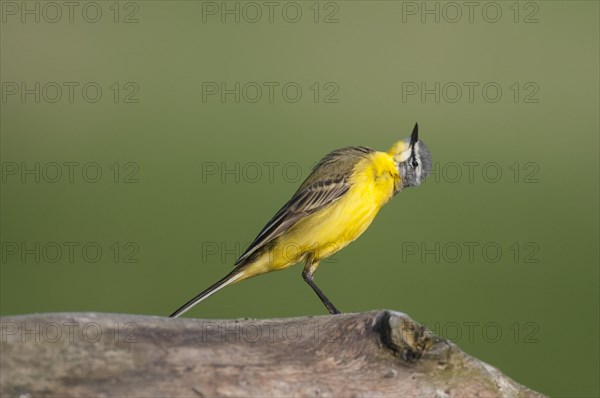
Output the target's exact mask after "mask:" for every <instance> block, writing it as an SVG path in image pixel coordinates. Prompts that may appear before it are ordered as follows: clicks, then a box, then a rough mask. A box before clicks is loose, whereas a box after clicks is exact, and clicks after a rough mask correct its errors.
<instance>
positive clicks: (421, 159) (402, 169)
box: [394, 124, 431, 188]
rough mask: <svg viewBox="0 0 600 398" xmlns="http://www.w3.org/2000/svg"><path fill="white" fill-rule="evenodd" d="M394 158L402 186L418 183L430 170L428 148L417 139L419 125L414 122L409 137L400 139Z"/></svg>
mask: <svg viewBox="0 0 600 398" xmlns="http://www.w3.org/2000/svg"><path fill="white" fill-rule="evenodd" d="M398 144H400V145H399V146H398V145H395V147H398V149H397V151H396V153H395V156H394V160H395V161H396V167H397V168H398V173H399V174H400V177H401V178H402V188H407V187H416V186H417V185H420V184H421V183H422V182H423V181H425V178H426V177H427V175H428V174H429V173H430V172H431V154H430V153H429V148H427V145H425V143H424V142H423V141H421V140H420V139H419V125H418V124H415V127H414V129H413V132H412V134H411V135H410V138H407V139H405V140H402V141H400V142H399V143H398Z"/></svg>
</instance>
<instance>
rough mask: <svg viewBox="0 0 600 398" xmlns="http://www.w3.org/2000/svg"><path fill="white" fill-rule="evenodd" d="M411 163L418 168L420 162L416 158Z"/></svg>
mask: <svg viewBox="0 0 600 398" xmlns="http://www.w3.org/2000/svg"><path fill="white" fill-rule="evenodd" d="M411 165H412V167H413V168H415V169H416V168H417V167H418V166H419V162H417V161H416V160H413V161H412V163H411Z"/></svg>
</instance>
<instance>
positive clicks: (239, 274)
mask: <svg viewBox="0 0 600 398" xmlns="http://www.w3.org/2000/svg"><path fill="white" fill-rule="evenodd" d="M244 276H245V272H244V271H242V270H240V269H239V267H238V268H236V269H235V270H233V271H232V272H230V273H229V274H227V276H225V277H224V278H223V279H221V280H220V281H218V282H217V283H215V284H213V285H212V286H210V287H209V288H208V289H206V290H204V291H203V292H201V293H199V294H197V295H196V296H194V298H192V299H191V300H190V301H188V302H187V303H185V304H184V305H182V306H181V307H180V308H179V309H178V310H177V311H175V312H174V313H172V314H171V315H169V317H171V318H177V317H178V316H180V315H183V314H184V313H186V312H187V311H189V310H190V309H192V307H193V306H195V305H196V304H198V303H199V302H201V301H202V300H204V299H205V298H207V297H209V296H211V295H212V294H213V293H216V292H218V291H219V290H221V289H222V288H224V287H225V286H227V285H230V284H232V283H234V282H236V281H237V280H239V279H241V278H243V277H244Z"/></svg>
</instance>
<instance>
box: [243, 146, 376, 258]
mask: <svg viewBox="0 0 600 398" xmlns="http://www.w3.org/2000/svg"><path fill="white" fill-rule="evenodd" d="M371 152H373V150H372V149H369V148H366V147H347V148H342V149H338V150H336V151H333V152H331V153H330V154H328V155H327V156H325V157H324V158H323V159H322V160H321V161H320V162H319V163H318V164H317V165H316V166H315V167H314V169H313V171H312V173H311V174H310V175H309V176H308V178H307V179H306V180H305V181H304V182H303V183H302V185H301V186H300V188H299V189H298V191H296V193H295V194H294V196H292V198H291V199H290V200H289V201H288V202H287V203H286V204H285V205H284V206H283V207H282V208H281V209H280V210H279V211H278V212H277V213H276V214H275V216H273V218H272V219H271V220H270V221H269V222H268V223H267V225H265V227H264V228H263V229H262V231H260V233H259V234H258V236H257V237H256V238H255V239H254V242H252V243H251V244H250V246H249V247H248V249H246V251H245V252H244V253H243V254H242V255H241V256H240V258H239V259H238V260H237V261H236V262H235V265H236V266H240V265H242V264H244V263H245V262H247V261H248V260H250V259H251V258H252V255H253V254H254V253H257V252H259V251H260V250H261V249H262V248H264V247H265V246H266V245H267V244H269V243H270V242H272V241H273V240H274V239H276V238H278V237H279V236H281V235H282V234H283V233H284V232H285V231H287V230H288V229H289V228H291V227H292V226H293V225H295V224H296V223H297V222H298V221H300V220H301V219H302V218H304V217H306V216H307V215H309V214H312V213H314V212H316V211H317V210H319V209H322V208H324V207H325V206H327V205H329V204H331V203H333V202H335V201H336V200H338V199H340V198H341V197H342V196H343V195H344V194H345V193H346V192H348V190H349V189H350V183H349V178H350V175H351V174H352V171H353V169H354V166H355V165H356V163H357V162H358V161H360V160H361V159H363V158H364V157H365V156H367V155H368V154H370V153H371Z"/></svg>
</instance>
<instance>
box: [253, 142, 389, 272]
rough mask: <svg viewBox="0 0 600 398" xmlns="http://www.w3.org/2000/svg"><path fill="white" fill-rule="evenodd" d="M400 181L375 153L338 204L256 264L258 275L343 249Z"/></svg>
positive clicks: (282, 239) (292, 230)
mask: <svg viewBox="0 0 600 398" xmlns="http://www.w3.org/2000/svg"><path fill="white" fill-rule="evenodd" d="M398 181H399V177H398V173H397V171H396V168H395V166H394V163H393V161H392V160H391V158H390V157H389V156H388V155H387V154H385V153H380V152H377V153H375V154H374V155H371V157H369V158H367V159H365V160H363V161H361V162H360V163H359V164H357V166H356V168H355V172H354V173H353V175H352V178H351V188H350V190H349V191H348V192H347V193H346V194H345V195H344V196H343V197H342V198H340V199H339V200H338V201H336V202H334V203H332V204H331V205H329V206H327V207H325V208H323V209H321V210H319V211H317V212H315V213H314V214H311V215H310V216H307V217H306V218H305V219H303V220H301V221H299V222H298V223H296V225H294V226H293V227H292V228H290V230H289V231H287V232H286V233H285V234H284V235H282V236H281V237H280V238H279V239H278V244H277V245H276V246H275V247H273V248H272V249H271V250H270V251H269V252H268V253H265V255H264V256H263V258H261V259H260V260H259V261H257V264H256V268H255V267H252V268H255V271H256V272H257V273H262V272H267V271H270V270H279V269H284V268H287V267H289V266H291V265H293V264H296V263H297V262H300V261H303V260H305V259H307V258H310V259H311V260H313V261H319V260H321V259H323V258H325V257H328V256H330V255H332V254H334V253H336V252H337V251H339V250H341V249H342V248H344V247H345V246H346V245H348V244H349V243H350V242H352V241H353V240H355V239H356V238H358V237H359V236H360V235H361V234H362V233H363V232H364V231H365V230H366V229H367V228H368V227H369V225H370V224H371V222H372V221H373V219H374V218H375V216H376V215H377V213H378V212H379V209H381V207H382V206H383V205H384V204H385V203H386V202H387V201H388V200H389V199H390V198H391V197H392V196H393V192H394V186H395V184H398Z"/></svg>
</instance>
